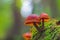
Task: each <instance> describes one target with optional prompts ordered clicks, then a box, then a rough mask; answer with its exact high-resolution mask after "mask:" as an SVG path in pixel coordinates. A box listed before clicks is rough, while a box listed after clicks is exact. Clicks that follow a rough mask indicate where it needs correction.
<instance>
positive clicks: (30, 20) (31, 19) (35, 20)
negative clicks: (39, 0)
mask: <svg viewBox="0 0 60 40" xmlns="http://www.w3.org/2000/svg"><path fill="white" fill-rule="evenodd" d="M39 23H40V20H39V17H38V16H37V15H36V14H31V15H29V16H28V17H27V19H26V20H25V25H30V26H34V27H35V28H36V29H37V31H39V32H40V28H39V27H38V24H39Z"/></svg>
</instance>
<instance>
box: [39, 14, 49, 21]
mask: <svg viewBox="0 0 60 40" xmlns="http://www.w3.org/2000/svg"><path fill="white" fill-rule="evenodd" d="M39 18H40V20H41V19H44V21H45V22H47V21H48V20H49V19H50V18H49V16H48V14H46V13H42V14H40V16H39Z"/></svg>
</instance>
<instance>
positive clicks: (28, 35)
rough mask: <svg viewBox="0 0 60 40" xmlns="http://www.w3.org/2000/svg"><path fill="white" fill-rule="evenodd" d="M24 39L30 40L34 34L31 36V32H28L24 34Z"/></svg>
mask: <svg viewBox="0 0 60 40" xmlns="http://www.w3.org/2000/svg"><path fill="white" fill-rule="evenodd" d="M23 37H24V38H25V39H30V38H31V37H32V34H31V32H27V33H24V34H23Z"/></svg>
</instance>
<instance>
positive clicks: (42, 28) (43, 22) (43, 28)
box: [42, 18, 44, 30]
mask: <svg viewBox="0 0 60 40" xmlns="http://www.w3.org/2000/svg"><path fill="white" fill-rule="evenodd" d="M42 30H44V19H43V18H42Z"/></svg>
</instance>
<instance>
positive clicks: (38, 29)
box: [33, 22, 41, 33]
mask: <svg viewBox="0 0 60 40" xmlns="http://www.w3.org/2000/svg"><path fill="white" fill-rule="evenodd" d="M33 24H34V27H35V28H36V29H37V31H38V32H39V33H40V32H41V29H40V28H39V27H38V26H37V25H36V23H35V22H34V23H33Z"/></svg>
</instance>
